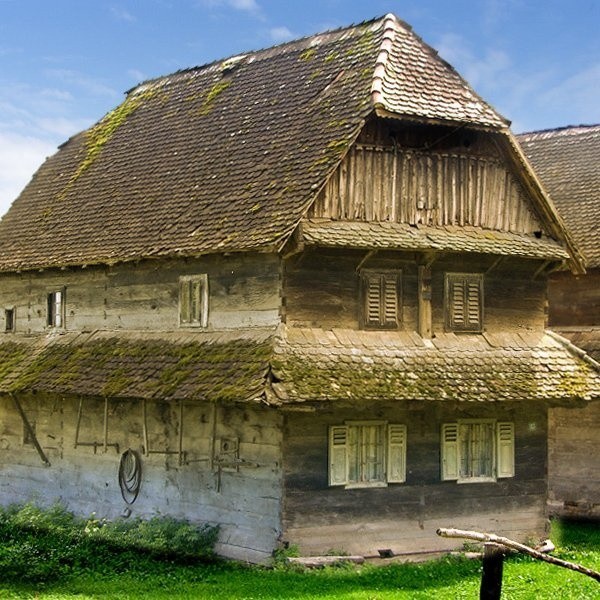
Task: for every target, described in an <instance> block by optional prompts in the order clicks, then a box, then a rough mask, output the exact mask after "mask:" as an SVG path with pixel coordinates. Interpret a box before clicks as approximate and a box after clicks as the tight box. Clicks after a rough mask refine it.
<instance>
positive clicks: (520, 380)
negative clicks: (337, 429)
mask: <svg viewBox="0 0 600 600" xmlns="http://www.w3.org/2000/svg"><path fill="white" fill-rule="evenodd" d="M275 352H276V355H275V359H274V361H273V372H274V374H275V376H276V377H277V380H278V383H275V384H273V386H274V388H275V392H276V394H277V396H278V398H279V400H280V402H282V403H283V404H287V403H291V404H294V403H297V402H319V401H323V400H329V401H350V402H353V401H364V400H373V401H401V400H429V401H440V400H452V401H471V402H497V401H503V400H510V401H513V400H516V401H521V400H539V401H556V402H563V401H573V400H590V399H598V398H600V365H599V364H598V363H597V362H595V361H594V360H593V359H592V358H590V357H589V356H587V355H585V354H584V353H582V351H581V350H579V349H577V348H575V347H574V346H572V344H570V343H569V342H568V341H567V340H565V339H563V338H560V337H559V336H557V335H556V334H554V333H552V332H547V333H545V334H544V333H543V332H540V334H539V335H536V334H533V335H527V334H526V335H520V334H517V333H514V334H509V333H503V334H496V335H494V334H484V335H460V336H457V335H456V334H453V333H445V334H439V335H437V336H436V337H435V338H434V339H432V340H425V339H423V338H421V337H420V336H418V335H417V334H415V333H412V332H385V331H378V332H367V331H355V330H349V329H333V330H331V331H323V330H321V329H312V328H288V330H287V336H286V338H285V340H283V341H282V343H280V344H278V345H276V347H275Z"/></svg>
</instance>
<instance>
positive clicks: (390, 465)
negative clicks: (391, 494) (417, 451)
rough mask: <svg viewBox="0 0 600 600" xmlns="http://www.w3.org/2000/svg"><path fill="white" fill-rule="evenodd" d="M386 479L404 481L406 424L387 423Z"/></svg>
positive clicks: (391, 481)
mask: <svg viewBox="0 0 600 600" xmlns="http://www.w3.org/2000/svg"><path fill="white" fill-rule="evenodd" d="M387 442H388V443H387V446H388V447H387V480H388V482H389V483H402V482H404V481H406V425H388V438H387Z"/></svg>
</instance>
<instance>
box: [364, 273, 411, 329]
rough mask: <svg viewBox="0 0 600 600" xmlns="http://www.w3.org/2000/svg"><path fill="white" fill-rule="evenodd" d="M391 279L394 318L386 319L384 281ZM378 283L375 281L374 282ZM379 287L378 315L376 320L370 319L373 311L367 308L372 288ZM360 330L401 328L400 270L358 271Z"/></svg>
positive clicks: (385, 289) (386, 308)
mask: <svg viewBox="0 0 600 600" xmlns="http://www.w3.org/2000/svg"><path fill="white" fill-rule="evenodd" d="M390 278H393V280H394V281H393V283H392V285H391V289H393V290H394V294H395V307H394V313H395V315H394V318H393V319H388V318H387V311H388V307H387V306H386V301H387V299H386V294H387V293H388V289H387V288H386V279H390ZM376 279H377V280H378V281H375V280H376ZM377 284H378V285H379V294H378V298H377V302H378V307H376V310H378V312H379V315H378V318H377V320H375V319H374V318H370V317H369V315H370V314H371V313H372V312H373V310H372V309H371V308H370V306H369V301H370V299H371V298H372V296H371V295H370V293H371V290H372V289H373V287H375V286H377ZM359 296H360V328H361V329H374V330H390V331H393V330H397V329H400V328H401V326H402V270H401V269H361V271H360V294H359Z"/></svg>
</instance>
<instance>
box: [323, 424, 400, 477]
mask: <svg viewBox="0 0 600 600" xmlns="http://www.w3.org/2000/svg"><path fill="white" fill-rule="evenodd" d="M405 480H406V426H405V425H397V424H386V423H382V422H380V421H367V422H361V423H352V422H350V423H347V424H345V425H334V426H332V427H330V428H329V485H332V486H333V485H344V486H346V487H347V488H352V487H381V486H385V485H387V484H388V483H402V482H404V481H405Z"/></svg>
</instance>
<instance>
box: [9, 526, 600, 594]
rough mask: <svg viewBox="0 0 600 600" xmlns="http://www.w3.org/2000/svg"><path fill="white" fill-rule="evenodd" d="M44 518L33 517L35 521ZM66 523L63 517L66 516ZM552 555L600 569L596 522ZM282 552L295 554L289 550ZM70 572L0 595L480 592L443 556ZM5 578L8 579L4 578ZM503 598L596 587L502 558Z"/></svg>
mask: <svg viewBox="0 0 600 600" xmlns="http://www.w3.org/2000/svg"><path fill="white" fill-rule="evenodd" d="M37 519H42V520H43V517H37V516H36V517H35V518H34V521H35V520H37ZM66 519H67V521H68V517H67V518H66ZM551 538H552V540H553V541H554V542H555V544H556V545H557V547H558V550H557V551H556V552H554V553H553V554H555V555H558V554H559V553H560V554H561V555H562V557H563V558H567V559H568V560H572V561H576V562H580V563H582V564H584V565H586V566H588V567H590V568H593V569H596V570H598V569H599V568H600V527H599V526H598V525H576V524H575V525H574V524H560V523H556V524H554V525H553V531H552V534H551ZM282 552H283V553H284V554H286V553H291V554H294V553H295V548H290V549H289V550H287V551H282ZM100 565H101V561H100V560H99V561H98V563H97V566H96V568H94V569H88V570H83V571H80V572H75V574H74V576H72V577H71V578H70V579H65V580H63V581H61V582H57V583H54V584H36V585H31V584H29V585H27V584H23V583H22V582H20V581H19V580H18V579H13V580H12V583H11V584H5V585H2V584H1V583H0V597H2V598H8V599H12V598H15V599H16V598H18V599H25V598H31V599H33V598H36V599H38V600H73V599H75V598H78V599H80V600H81V599H82V598H114V599H123V600H125V599H127V600H134V599H138V598H139V599H144V600H146V599H148V600H179V599H181V600H183V599H187V598H211V599H214V600H219V599H236V598H238V599H248V600H249V599H250V598H253V599H259V598H260V599H263V600H276V599H279V598H290V599H292V600H309V599H310V600H334V599H335V600H338V599H341V600H392V599H393V600H409V599H410V600H415V599H416V600H419V599H423V600H425V599H430V598H436V599H438V598H439V599H442V600H443V599H448V600H455V599H465V600H466V599H468V598H477V597H478V594H479V583H480V569H481V563H480V561H478V560H466V559H463V558H455V557H446V558H443V559H441V560H436V561H430V562H426V563H420V564H411V563H405V564H388V565H386V566H383V567H381V566H374V565H368V564H365V565H362V566H360V567H354V568H351V569H350V568H341V569H340V568H330V567H327V568H324V569H318V570H314V571H310V570H295V569H292V570H289V569H277V568H275V569H265V568H264V567H248V566H245V565H240V564H238V563H232V562H225V561H212V562H203V563H200V564H198V563H196V564H182V563H181V562H173V561H172V560H165V559H161V560H157V559H156V558H153V557H151V556H149V555H147V554H139V553H137V554H134V553H132V554H131V555H130V556H125V557H123V555H122V556H121V559H120V562H116V561H115V563H113V564H109V565H106V566H104V567H101V566H100ZM0 569H1V567H0ZM4 579H5V580H6V579H8V578H6V577H4ZM503 581H504V584H503V596H502V597H503V598H507V599H511V600H529V599H531V600H533V599H535V600H537V599H539V598H553V597H560V598H561V600H575V599H577V600H591V599H592V598H598V584H597V583H596V582H595V581H593V580H592V579H590V578H589V577H585V576H584V575H581V574H579V573H574V572H571V571H566V570H565V569H562V568H559V567H555V566H552V565H548V564H546V563H541V562H539V561H534V560H533V559H531V558H529V557H524V556H513V557H511V558H509V559H507V560H506V561H505V569H504V579H503Z"/></svg>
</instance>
